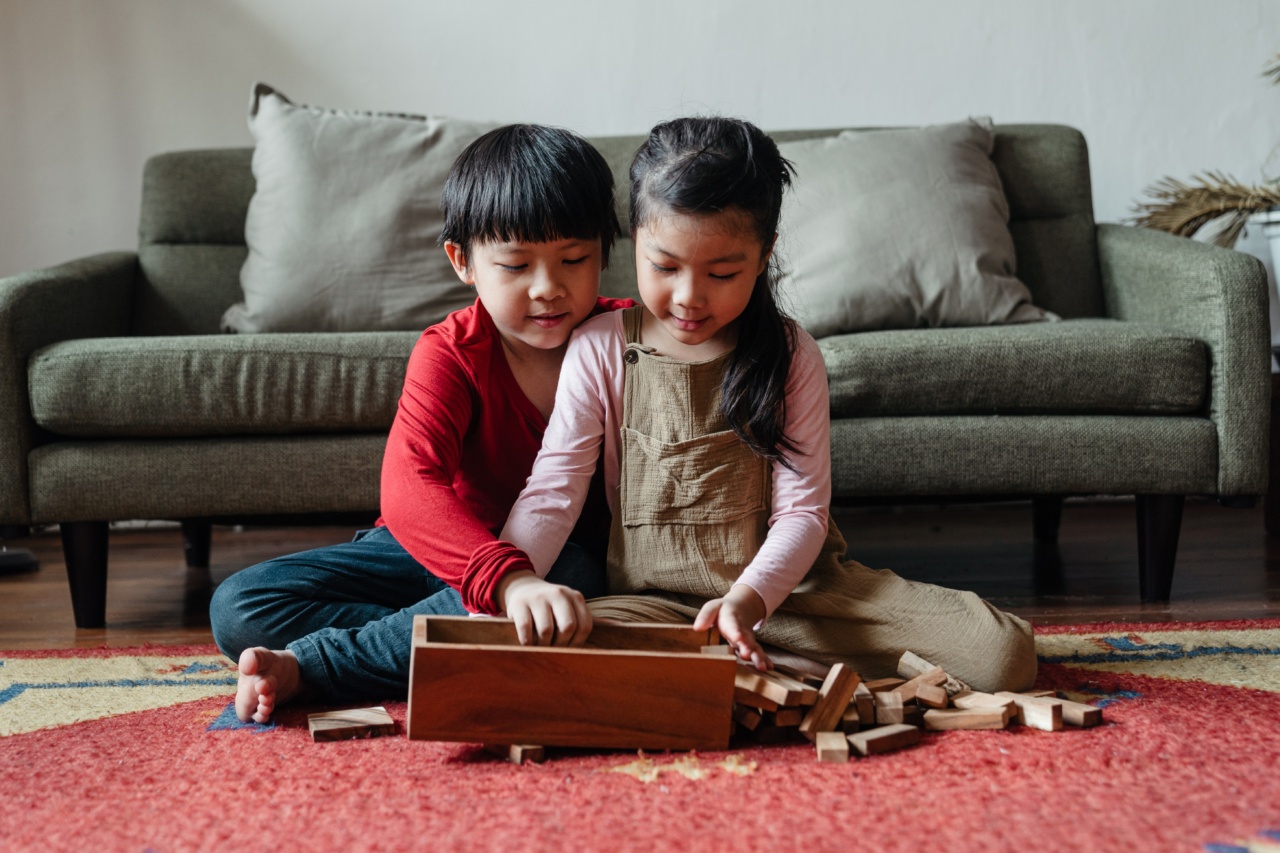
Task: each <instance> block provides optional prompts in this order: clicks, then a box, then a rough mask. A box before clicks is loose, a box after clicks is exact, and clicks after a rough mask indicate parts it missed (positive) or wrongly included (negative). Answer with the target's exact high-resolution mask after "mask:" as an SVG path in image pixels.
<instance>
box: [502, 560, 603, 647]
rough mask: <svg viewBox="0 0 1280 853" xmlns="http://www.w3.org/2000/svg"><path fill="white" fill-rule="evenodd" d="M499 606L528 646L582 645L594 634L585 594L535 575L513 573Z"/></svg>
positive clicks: (506, 580) (507, 579)
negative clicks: (513, 623)
mask: <svg viewBox="0 0 1280 853" xmlns="http://www.w3.org/2000/svg"><path fill="white" fill-rule="evenodd" d="M498 603H499V604H501V605H502V610H503V612H504V613H506V614H507V616H508V617H509V618H510V619H511V621H513V622H515V625H516V636H517V637H519V638H520V643H521V645H525V646H581V645H582V644H583V643H585V642H586V641H587V636H588V635H589V634H590V633H591V611H590V610H588V609H587V601H586V599H585V598H583V596H582V593H580V592H578V591H577V590H576V589H573V588H571V587H567V586H560V585H558V584H554V583H548V582H547V581H544V580H543V579H542V578H540V577H538V576H537V575H535V574H534V573H533V572H528V571H521V572H512V573H511V574H509V575H507V576H506V577H504V578H503V579H502V581H501V583H499V585H498Z"/></svg>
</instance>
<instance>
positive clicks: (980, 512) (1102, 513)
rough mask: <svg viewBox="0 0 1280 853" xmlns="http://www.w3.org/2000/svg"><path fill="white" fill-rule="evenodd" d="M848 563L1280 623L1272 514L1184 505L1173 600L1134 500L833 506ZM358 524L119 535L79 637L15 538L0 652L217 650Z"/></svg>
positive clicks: (1064, 619) (1098, 604) (1024, 604)
mask: <svg viewBox="0 0 1280 853" xmlns="http://www.w3.org/2000/svg"><path fill="white" fill-rule="evenodd" d="M835 514H836V519H837V521H838V523H839V525H840V528H841V530H842V531H843V532H844V534H845V538H846V539H847V540H848V541H849V546H850V555H851V556H853V557H855V558H856V559H858V560H860V561H861V562H863V563H865V564H867V565H869V566H872V567H875V568H891V569H894V570H895V571H897V572H898V573H899V574H901V575H904V576H906V577H909V578H912V579H917V580H925V581H929V582H932V583H939V584H945V585H948V586H955V587H962V588H967V589H972V590H974V591H975V592H977V593H978V594H979V595H982V596H983V597H985V598H987V599H989V600H990V601H992V602H994V603H995V604H997V605H998V606H1000V607H1001V608H1003V609H1005V610H1009V611H1012V612H1014V613H1017V614H1018V615H1020V616H1023V617H1025V618H1027V619H1030V620H1031V621H1032V622H1034V623H1036V624H1042V625H1048V624H1074V623H1084V622H1100V621H1125V622H1164V621H1199V620H1215V619H1255V618H1266V617H1271V618H1280V540H1278V539H1272V538H1270V537H1268V536H1267V535H1266V534H1265V533H1264V531H1263V526H1262V509H1261V508H1258V509H1249V510H1241V509H1228V508H1225V507H1221V506H1219V505H1218V504H1217V503H1216V502H1212V501H1188V503H1187V508H1186V513H1185V516H1184V519H1183V526H1182V537H1181V543H1180V547H1179V552H1178V564H1177V570H1176V573H1175V575H1174V581H1173V597H1172V600H1171V602H1170V603H1169V604H1168V605H1159V606H1157V605H1141V604H1139V603H1138V569H1137V532H1136V530H1137V528H1136V521H1135V518H1134V507H1133V503H1132V502H1131V501H1129V502H1126V501H1078V502H1077V501H1068V502H1067V504H1066V508H1065V510H1064V512H1063V519H1062V528H1061V535H1060V544H1059V545H1058V546H1057V547H1056V548H1053V547H1044V546H1041V547H1037V546H1036V545H1035V543H1034V542H1033V540H1032V536H1031V509H1030V505H1029V504H997V505H982V506H975V505H960V506H950V507H913V508H901V509H888V508H877V509H867V508H859V509H837V510H836V513H835ZM351 533H352V531H351V530H350V529H344V528H335V527H321V528H251V529H239V528H231V527H219V528H214V535H213V552H212V563H213V567H212V569H211V570H209V571H207V572H205V571H188V570H187V569H186V568H185V567H184V566H183V562H182V545H181V534H180V532H179V531H178V529H177V528H176V526H163V525H160V526H153V527H150V528H145V529H124V530H113V532H112V534H111V559H110V581H109V584H108V590H107V626H108V627H107V628H106V629H104V630H91V631H80V630H77V629H76V628H75V626H74V623H73V621H72V618H71V597H70V593H69V592H68V589H67V581H66V570H65V566H64V565H63V562H62V554H61V546H60V541H59V538H58V535H57V533H56V532H55V531H48V532H42V533H39V534H37V535H34V536H31V537H29V538H27V539H20V540H10V541H8V542H6V543H4V544H5V545H7V546H8V547H10V548H28V549H30V550H31V551H32V552H33V553H34V554H35V556H36V557H37V558H38V559H39V562H40V568H39V570H38V571H36V572H29V573H24V574H16V575H8V576H2V577H0V649H33V648H35V649H39V648H74V647H86V646H87V647H93V646H102V645H106V646H134V645H141V644H144V643H156V644H189V643H190V644H195V643H209V642H212V638H211V636H210V633H209V616H208V603H209V595H210V593H211V591H212V589H213V586H214V584H216V583H218V582H219V581H220V580H222V579H223V578H225V577H226V576H227V575H228V574H230V573H231V572H234V571H236V570H238V569H241V568H243V567H245V566H249V565H252V564H254V563H256V562H259V561H261V560H264V559H267V558H270V557H273V556H276V555H279V554H285V553H289V552H293V551H301V550H305V549H307V548H312V547H316V546H319V545H326V544H332V543H337V542H342V541H346V540H347V539H349V538H350V537H351Z"/></svg>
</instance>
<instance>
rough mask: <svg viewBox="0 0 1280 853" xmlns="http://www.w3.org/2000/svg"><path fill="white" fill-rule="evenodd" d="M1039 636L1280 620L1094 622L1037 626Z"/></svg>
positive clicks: (1237, 626) (1266, 626) (1253, 626)
mask: <svg viewBox="0 0 1280 853" xmlns="http://www.w3.org/2000/svg"><path fill="white" fill-rule="evenodd" d="M1031 621H1032V626H1033V627H1034V628H1035V632H1036V633H1037V634H1111V633H1116V632H1119V631H1123V632H1125V633H1135V634H1140V633H1142V632H1144V631H1148V632H1149V631H1250V630H1254V631H1257V630H1270V629H1274V628H1280V619H1225V620H1219V621H1214V622H1093V623H1089V624H1084V625H1036V624H1035V622H1034V620H1031Z"/></svg>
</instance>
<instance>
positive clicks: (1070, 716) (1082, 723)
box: [1058, 699, 1102, 729]
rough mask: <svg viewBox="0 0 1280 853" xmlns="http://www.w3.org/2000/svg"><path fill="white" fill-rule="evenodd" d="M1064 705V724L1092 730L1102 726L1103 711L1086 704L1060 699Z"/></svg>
mask: <svg viewBox="0 0 1280 853" xmlns="http://www.w3.org/2000/svg"><path fill="white" fill-rule="evenodd" d="M1058 702H1060V703H1062V722H1064V723H1066V724H1067V725H1068V726H1079V727H1081V728H1085V729H1087V728H1090V727H1092V726H1100V725H1102V709H1101V708H1099V707H1097V706H1096V705H1087V704H1085V703H1084V702H1072V701H1071V700H1070V699H1059V700H1058Z"/></svg>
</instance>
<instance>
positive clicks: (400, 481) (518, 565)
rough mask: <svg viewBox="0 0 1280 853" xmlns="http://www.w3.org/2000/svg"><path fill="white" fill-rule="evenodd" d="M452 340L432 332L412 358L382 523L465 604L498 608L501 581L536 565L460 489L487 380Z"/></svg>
mask: <svg viewBox="0 0 1280 853" xmlns="http://www.w3.org/2000/svg"><path fill="white" fill-rule="evenodd" d="M451 344H452V341H450V340H449V338H448V337H447V336H445V335H442V334H432V333H431V332H428V333H427V334H425V335H424V336H423V338H422V339H421V340H420V341H419V343H418V345H417V346H416V347H415V348H414V351H413V355H412V356H410V359H409V366H408V369H407V370H406V373H405V384H404V391H403V393H402V394H401V397H400V406H399V409H398V411H397V412H396V419H395V422H394V423H393V424H392V426H391V433H390V435H389V436H388V439H387V449H386V453H385V455H384V456H383V461H382V520H383V522H384V523H385V524H386V525H387V527H388V529H389V530H390V531H391V535H392V536H394V537H395V538H396V541H397V542H399V543H400V544H401V545H402V546H403V547H404V549H405V550H406V551H408V552H409V554H410V555H412V556H413V558H414V559H415V560H417V561H418V562H419V563H421V564H422V565H423V566H425V567H426V568H427V569H429V570H430V571H431V572H432V573H433V574H435V575H436V576H438V577H439V578H440V579H441V580H443V581H445V582H446V583H448V584H449V585H450V586H453V587H454V588H456V589H457V590H458V591H459V592H460V593H461V595H462V603H463V606H465V607H466V608H467V609H468V610H471V611H475V612H481V613H497V612H498V608H497V602H496V600H495V593H496V591H497V586H498V583H499V581H501V579H502V578H503V577H504V576H506V575H507V574H508V573H510V572H512V571H517V570H519V569H529V570H532V569H533V566H532V565H531V564H530V563H529V559H528V558H527V557H526V556H525V555H524V553H523V552H522V551H520V550H518V549H516V548H515V546H513V545H510V544H508V543H503V542H499V541H498V539H497V537H496V536H495V533H494V531H493V530H491V529H490V527H489V526H487V525H486V523H485V521H483V520H482V519H481V518H480V517H478V516H477V514H476V508H475V506H474V505H473V504H470V503H468V502H467V501H466V500H464V498H463V497H462V496H461V495H459V494H458V490H457V488H456V484H457V482H458V480H457V478H458V473H459V469H460V467H461V464H462V454H463V448H464V442H465V439H466V436H467V433H468V431H469V430H470V429H471V426H472V419H473V416H474V415H475V414H476V413H477V411H478V409H479V399H478V397H479V393H480V389H481V388H482V387H483V382H482V381H481V380H480V378H479V377H477V376H476V375H475V370H476V366H475V365H474V364H472V363H469V362H468V361H467V360H466V359H465V358H463V357H462V354H461V353H460V352H459V351H458V349H457V348H456V347H455V346H451ZM526 474H527V472H526ZM503 514H504V515H505V511H504V513H503ZM499 523H500V520H499Z"/></svg>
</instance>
